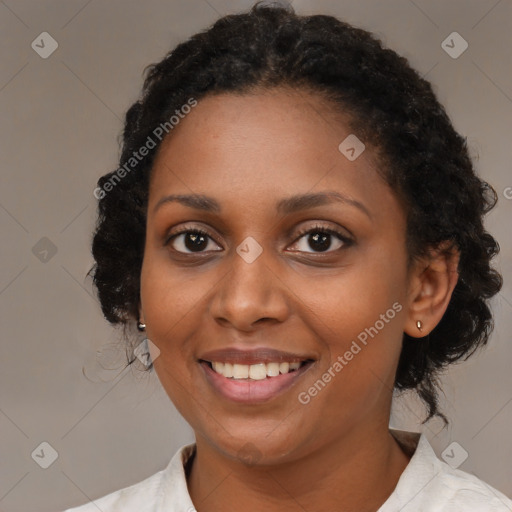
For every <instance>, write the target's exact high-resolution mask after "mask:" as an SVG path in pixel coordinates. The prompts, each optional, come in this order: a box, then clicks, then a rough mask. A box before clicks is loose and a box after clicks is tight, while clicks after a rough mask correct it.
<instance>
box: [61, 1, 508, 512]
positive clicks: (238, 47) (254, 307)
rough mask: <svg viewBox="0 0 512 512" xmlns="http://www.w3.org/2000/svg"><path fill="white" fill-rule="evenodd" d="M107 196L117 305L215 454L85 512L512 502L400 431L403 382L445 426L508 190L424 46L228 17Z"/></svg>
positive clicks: (155, 95) (188, 452)
mask: <svg viewBox="0 0 512 512" xmlns="http://www.w3.org/2000/svg"><path fill="white" fill-rule="evenodd" d="M95 194H96V196H97V197H98V198H99V199H100V201H99V221H98V226H97V230H96V233H95V237H94V242H93V254H94V257H95V260H96V265H95V267H94V268H93V275H94V282H95V285H96V286H97V288H98V292H99V297H100V300H101V305H102V310H103V313H104V315H105V317H106V318H107V320H108V321H109V322H111V323H112V324H122V325H124V326H125V327H126V332H127V340H128V341H130V337H129V334H130V332H136V327H137V328H138V330H139V331H141V332H144V335H145V336H146V338H147V340H146V343H147V347H148V349H149V352H150V356H151V361H152V364H150V365H149V367H150V368H153V367H154V369H155V371H156V372H157V374H158V377H159V380H160V381H161V383H162V385H163V387H164V388H165V390H166V392H167V394H168V396H169V397H170V399H171V400H172V401H173V403H174V404H175V406H176V408H177V409H178V410H179V411H180V413H181V414H182V415H183V417H184V418H185V419H186V420H187V421H188V423H189V424H190V425H191V427H192V428H193V430H194V432H195V437H196V443H195V444H193V445H189V446H186V447H183V448H182V449H180V450H179V452H178V453H177V454H176V455H175V456H174V457H173V459H172V460H171V462H170V463H169V466H168V467H167V468H166V469H164V470H162V471H160V472H158V473H156V474H155V475H153V476H151V477H149V478H148V479H146V480H144V481H142V482H139V483H138V484H135V485H133V486H131V487H128V488H126V489H122V490H120V491H116V492H114V493H111V494H109V495H107V496H104V497H103V498H101V499H99V500H96V501H95V502H91V503H90V504H86V505H83V506H81V507H78V508H74V509H71V510H73V511H76V512H85V511H89V510H98V509H99V510H102V511H103V512H107V511H114V510H116V511H117V510H123V511H128V510H134V511H135V510H137V511H141V510H148V511H149V510H151V511H162V512H163V511H164V510H165V511H170V510H173V511H182V512H184V511H192V510H194V509H195V510H198V511H199V512H203V511H207V512H215V511H220V510H223V511H225V510H232V509H233V508H234V507H235V506H236V507H237V508H238V507H240V506H242V507H243V508H244V509H245V510H250V511H252V510H266V511H274V510H275V511H280V512H281V511H295V510H302V511H303V510H306V511H311V512H313V511H315V512H320V511H327V510H347V511H349V510H350V511H352V510H357V511H379V512H390V511H398V510H400V511H412V510H414V511H418V510H421V511H424V512H427V511H440V510H450V511H456V510H464V511H469V510H475V511H476V510H478V511H486V510H489V511H490V510H493V511H497V510H503V511H505V510H512V501H510V500H509V499H508V498H507V497H506V496H504V495H503V494H502V493H500V492H499V491H498V490H496V489H493V488H491V487H490V486H488V485H487V484H485V483H484V482H482V481H481V480H479V479H478V478H476V477H475V476H473V475H470V474H467V473H464V472H462V471H459V470H455V469H452V468H451V467H450V466H449V465H447V464H446V463H444V462H442V461H441V460H439V459H437V458H436V456H435V454H434V452H433V450H432V448H431V447H430V445H429V443H428V441H427V439H426V437H425V436H424V435H421V436H419V435H414V434H411V433H407V432H399V431H395V430H390V429H389V417H390V408H391V401H392V393H393V390H394V389H397V390H406V389H414V390H416V391H417V392H418V394H419V396H420V397H421V399H422V400H423V401H424V403H425V405H426V408H427V417H426V420H428V419H430V418H432V417H434V416H439V417H441V418H442V419H444V420H445V421H447V420H446V418H445V417H444V415H443V414H442V412H441V411H440V410H439V408H438V400H437V390H436V375H437V373H438V372H439V371H440V370H441V369H443V368H445V367H446V366H447V365H448V364H449V363H452V362H454V361H457V360H459V359H461V358H462V357H465V356H468V355H469V354H471V353H472V352H474V351H475V350H476V349H477V348H478V347H479V346H481V345H483V344H485V343H486V342H487V340H488V337H489V335H490V332H491V329H492V315H491V312H490V310H489V307H488V305H487V301H488V299H489V298H490V297H492V296H494V295H495V294H496V293H497V292H498V291H499V290H500V287H501V276H500V275H499V274H498V273H497V272H496V271H494V270H493V269H492V268H491V267H490V260H491V259H492V257H493V256H494V255H495V254H496V253H497V252H498V244H497V242H496V241H495V240H494V238H493V237H492V236H491V235H490V234H488V233H487V232H486V231H485V229H484V226H483V222H482V219H483V216H484V215H485V213H487V212H488V211H489V210H490V209H491V208H492V207H493V206H494V204H495V202H496V194H495V192H494V190H493V189H492V188H491V187H490V186H489V185H488V184H487V183H486V182H484V181H482V180H481V179H480V178H478V177H477V176H476V174H475V172H474V169H473V166H472V163H471V160H470V158H469V156H468V152H467V148H466V143H465V139H464V138H463V137H461V136H460V135H459V134H457V133H456V132H455V130H454V128H453V126H452V124H451V122H450V120H449V119H448V117H447V115H446V113H445V111H444V109H443V107H442V106H441V105H440V104H439V103H438V101H437V99H436V97H435V95H434V93H433V92H432V88H431V86H430V84H429V83H428V82H426V81H425V80H423V79H422V78H421V77H420V76H419V75H418V74H417V73H416V72H415V71H414V70H412V69H411V68H410V67H409V65H408V63H407V61H406V60H405V59H404V58H402V57H399V56H398V55H397V54H396V53H394V52H393V51H391V50H389V49H385V48H383V47H382V45H381V43H380V42H379V41H378V40H377V39H375V38H374V37H373V36H372V35H370V34H369V33H368V32H366V31H363V30H361V29H357V28H354V27H352V26H350V25H348V24H346V23H343V22H341V21H339V20H336V19H335V18H332V17H329V16H310V17H301V16H297V15H296V14H295V13H294V12H293V11H292V10H291V9H288V10H286V9H284V8H279V7H265V6H261V5H256V6H255V7H253V9H252V10H251V12H250V13H244V14H240V15H233V16H226V17H224V18H222V19H220V20H219V21H218V22H217V23H215V25H214V26H213V27H211V28H210V29H209V30H207V31H205V32H202V33H199V34H196V35H195V36H193V37H192V38H191V39H189V40H188V41H186V42H184V43H182V44H180V45H179V46H178V47H177V48H176V49H174V50H173V51H172V52H170V53H169V54H168V55H167V56H166V57H165V58H164V59H163V60H162V61H161V62H159V63H158V64H155V65H153V66H151V67H150V69H149V73H148V75H147V77H146V80H145V84H144V91H143V95H142V97H141V99H140V100H139V101H137V102H136V103H135V104H134V105H132V107H131V108H130V109H129V111H128V112H127V115H126V123H125V129H124V146H123V153H122V156H121V161H120V167H119V168H118V169H117V170H116V171H113V172H111V173H109V174H107V175H105V176H103V177H102V178H101V179H100V180H99V182H98V188H97V189H96V191H95ZM139 343H140V339H138V340H137V341H136V344H137V349H136V351H135V353H137V350H139V346H138V344H139ZM132 348H133V347H132ZM133 359H135V358H133Z"/></svg>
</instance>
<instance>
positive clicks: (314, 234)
mask: <svg viewBox="0 0 512 512" xmlns="http://www.w3.org/2000/svg"><path fill="white" fill-rule="evenodd" d="M306 235H308V236H307V237H306ZM333 237H336V239H337V240H335V243H334V245H335V247H334V250H331V251H328V249H331V248H332V244H333V241H332V238H333ZM301 238H304V240H300V239H301ZM298 240H299V242H295V244H296V245H299V251H300V252H309V251H307V250H306V249H307V248H308V247H309V248H311V249H313V251H312V252H313V253H315V252H320V253H321V252H335V251H336V250H339V249H341V248H342V247H348V246H350V245H351V244H352V243H353V241H352V240H351V239H350V238H348V237H347V236H345V235H344V234H343V233H340V232H339V231H336V230H335V229H331V228H327V227H324V226H318V225H317V226H314V227H313V228H309V229H305V230H302V231H300V232H299V237H298ZM300 246H302V247H300Z"/></svg>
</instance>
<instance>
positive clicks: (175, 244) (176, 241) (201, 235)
mask: <svg viewBox="0 0 512 512" xmlns="http://www.w3.org/2000/svg"><path fill="white" fill-rule="evenodd" d="M210 241H213V240H212V238H211V237H210V235H209V234H208V233H207V232H206V231H203V230H202V229H189V230H183V231H180V232H179V233H176V234H174V235H172V236H171V237H170V238H169V239H168V240H167V242H166V244H165V245H168V244H170V245H171V246H172V248H173V249H174V250H175V251H177V252H180V253H184V254H191V253H201V252H205V251H206V249H207V247H208V246H209V242H210Z"/></svg>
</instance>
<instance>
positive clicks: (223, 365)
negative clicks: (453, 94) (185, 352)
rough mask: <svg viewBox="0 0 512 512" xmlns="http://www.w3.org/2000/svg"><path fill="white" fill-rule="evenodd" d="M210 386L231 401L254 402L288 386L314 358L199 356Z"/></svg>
mask: <svg viewBox="0 0 512 512" xmlns="http://www.w3.org/2000/svg"><path fill="white" fill-rule="evenodd" d="M199 363H200V366H201V368H202V370H203V372H204V375H205V378H206V381H207V383H208V385H209V387H210V388H211V389H212V390H213V391H214V393H215V394H217V395H220V396H221V397H223V398H226V399H228V400H230V401H234V402H238V403H244V404H257V403H262V402H267V401H270V400H272V399H274V398H276V397H277V396H278V395H281V394H283V393H284V392H286V391H287V390H289V389H290V388H291V387H292V386H294V384H295V383H296V382H297V381H298V380H299V379H301V378H302V376H303V375H304V374H305V373H306V372H307V371H308V370H309V369H310V368H311V367H312V365H313V363H314V361H313V360H312V359H307V360H304V361H281V362H277V361H271V362H266V363H263V362H261V363H253V364H240V363H230V362H220V361H206V360H200V361H199Z"/></svg>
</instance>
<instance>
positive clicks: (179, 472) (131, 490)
mask: <svg viewBox="0 0 512 512" xmlns="http://www.w3.org/2000/svg"><path fill="white" fill-rule="evenodd" d="M194 448H195V445H193V444H192V445H187V446H183V447H181V448H180V449H179V450H178V451H177V452H176V453H175V455H174V456H173V457H172V459H171V461H170V462H169V464H168V466H167V467H166V468H165V469H162V470H161V471H158V472H157V473H155V474H153V475H151V476H149V477H148V478H146V479H145V480H142V481H140V482H138V483H136V484H133V485H130V486H129V487H124V488H123V489H119V490H117V491H114V492H111V493H110V494H107V495H105V496H103V497H101V498H97V499H95V500H92V501H89V502H88V503H85V504H84V505H80V506H77V507H74V508H69V509H66V510H64V511H63V512H98V510H101V511H102V512H117V511H119V510H123V512H131V511H133V512H135V511H136V512H146V511H147V512H149V511H151V512H153V511H160V510H162V511H163V510H164V509H165V505H164V501H167V499H168V498H171V499H173V500H178V501H179V500H180V499H181V498H182V497H183V498H184V499H186V497H185V496H188V492H187V487H186V479H185V474H184V469H183V464H184V462H186V461H187V460H188V458H189V457H190V456H191V455H192V454H193V452H194ZM184 493H186V495H185V494H184ZM162 507H164V508H162Z"/></svg>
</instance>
